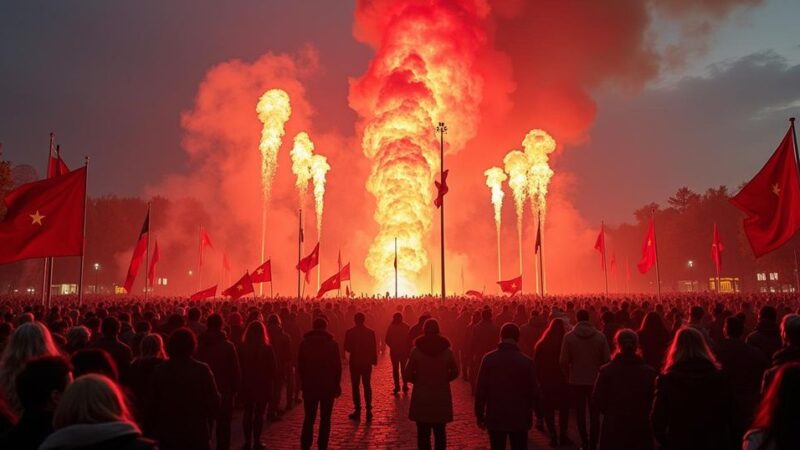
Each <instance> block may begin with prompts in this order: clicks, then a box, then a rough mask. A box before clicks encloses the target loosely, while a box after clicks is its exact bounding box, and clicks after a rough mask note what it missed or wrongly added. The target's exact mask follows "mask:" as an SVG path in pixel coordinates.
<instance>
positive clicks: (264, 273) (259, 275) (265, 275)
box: [250, 260, 272, 283]
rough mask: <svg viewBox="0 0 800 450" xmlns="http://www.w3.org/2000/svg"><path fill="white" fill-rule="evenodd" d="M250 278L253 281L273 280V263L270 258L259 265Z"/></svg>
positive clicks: (264, 281)
mask: <svg viewBox="0 0 800 450" xmlns="http://www.w3.org/2000/svg"><path fill="white" fill-rule="evenodd" d="M250 279H251V280H252V281H253V283H266V282H268V281H272V263H271V262H270V260H267V262H265V263H264V264H262V265H260V266H258V268H257V269H256V270H254V271H253V274H252V275H250Z"/></svg>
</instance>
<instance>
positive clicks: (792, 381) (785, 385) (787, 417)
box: [742, 363, 800, 450]
mask: <svg viewBox="0 0 800 450" xmlns="http://www.w3.org/2000/svg"><path fill="white" fill-rule="evenodd" d="M798 398H800V364H798V363H790V364H785V365H783V366H781V368H780V369H779V370H778V373H777V374H776V376H775V380H774V382H773V383H772V385H770V388H769V391H767V394H766V395H765V396H764V400H762V402H761V406H760V407H759V412H758V415H757V416H756V420H755V422H754V423H753V427H752V428H751V429H750V431H748V432H747V435H746V436H745V438H744V445H743V446H742V448H743V450H792V449H796V448H800V427H798V426H797V418H798V417H800V402H798V401H797V399H798Z"/></svg>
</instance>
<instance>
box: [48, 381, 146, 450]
mask: <svg viewBox="0 0 800 450" xmlns="http://www.w3.org/2000/svg"><path fill="white" fill-rule="evenodd" d="M53 426H54V428H55V429H56V431H55V432H54V433H53V434H51V435H50V436H48V437H47V439H45V441H44V442H43V443H42V445H41V447H39V449H40V450H73V449H75V450H78V449H84V450H85V449H91V450H152V449H156V448H158V447H157V446H156V444H155V443H154V442H153V441H150V440H148V439H145V438H144V437H142V432H141V431H140V430H139V427H138V426H137V425H136V422H134V421H133V419H132V418H131V415H130V413H129V412H128V405H127V404H126V403H125V396H124V395H123V394H122V392H121V391H120V389H119V387H117V386H116V384H115V383H114V382H113V381H111V379H109V378H107V377H105V376H103V375H97V374H89V375H84V376H82V377H80V378H78V379H76V380H75V381H74V382H73V383H72V384H70V385H69V387H67V389H66V391H64V396H63V397H62V398H61V402H60V403H59V404H58V408H57V409H56V412H55V416H54V417H53Z"/></svg>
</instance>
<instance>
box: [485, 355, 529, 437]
mask: <svg viewBox="0 0 800 450" xmlns="http://www.w3.org/2000/svg"><path fill="white" fill-rule="evenodd" d="M538 401H539V385H538V383H537V382H536V373H535V370H534V367H533V361H532V360H531V359H530V358H528V357H527V356H525V355H524V354H523V353H522V352H521V351H520V350H519V347H518V346H517V345H516V344H511V343H506V342H502V343H500V344H499V345H498V346H497V350H494V351H492V352H489V353H487V354H486V356H484V357H483V361H482V362H481V367H480V370H479V371H478V382H477V385H476V389H475V416H476V418H477V419H478V421H479V422H481V421H482V422H484V423H485V424H486V428H488V429H489V430H492V431H514V432H519V431H528V430H529V429H530V428H531V426H532V425H533V420H532V418H533V410H534V406H535V405H536V403H537V402H538Z"/></svg>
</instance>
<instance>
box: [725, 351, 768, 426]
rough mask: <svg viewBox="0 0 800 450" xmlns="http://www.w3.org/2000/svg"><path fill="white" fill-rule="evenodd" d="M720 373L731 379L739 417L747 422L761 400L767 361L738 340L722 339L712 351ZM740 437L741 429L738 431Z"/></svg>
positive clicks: (762, 355)
mask: <svg viewBox="0 0 800 450" xmlns="http://www.w3.org/2000/svg"><path fill="white" fill-rule="evenodd" d="M714 353H715V354H716V356H717V360H718V361H719V363H720V365H721V366H722V370H723V371H724V372H725V374H726V375H727V376H728V378H729V379H730V380H731V385H732V386H733V392H734V394H735V395H736V404H737V405H738V407H739V417H741V418H742V421H743V422H747V423H749V422H750V420H751V419H752V418H753V415H754V413H755V410H756V407H757V406H758V403H759V402H760V401H761V382H762V379H763V376H764V371H765V370H766V369H767V367H769V359H767V357H766V356H764V353H762V352H761V351H760V350H758V349H757V348H755V347H753V346H752V345H748V344H746V343H745V342H744V341H743V340H741V339H730V338H725V339H722V340H721V341H719V343H718V344H717V346H716V347H715V348H714ZM740 433H741V434H743V433H744V430H740Z"/></svg>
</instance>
